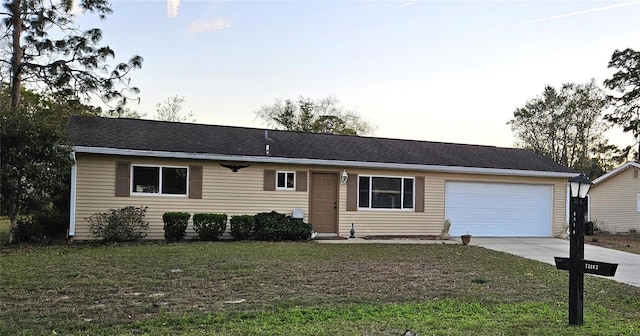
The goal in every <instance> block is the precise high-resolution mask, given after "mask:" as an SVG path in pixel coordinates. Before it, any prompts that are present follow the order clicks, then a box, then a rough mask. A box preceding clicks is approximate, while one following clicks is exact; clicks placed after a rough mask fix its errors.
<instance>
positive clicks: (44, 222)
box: [11, 208, 69, 243]
mask: <svg viewBox="0 0 640 336" xmlns="http://www.w3.org/2000/svg"><path fill="white" fill-rule="evenodd" d="M68 227H69V215H68V214H65V213H63V212H60V211H58V210H56V209H53V208H48V209H44V210H41V211H37V212H35V213H34V214H33V215H32V216H23V217H20V218H19V219H18V222H17V223H16V227H15V228H13V229H12V230H11V232H12V233H13V239H14V242H16V243H21V242H31V243H43V242H47V241H50V240H52V239H55V238H66V234H67V228H68Z"/></svg>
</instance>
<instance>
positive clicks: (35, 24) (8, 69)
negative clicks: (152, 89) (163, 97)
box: [0, 0, 142, 111]
mask: <svg viewBox="0 0 640 336" xmlns="http://www.w3.org/2000/svg"><path fill="white" fill-rule="evenodd" d="M74 4H77V6H79V8H80V9H81V10H82V11H83V12H89V13H95V14H97V15H98V16H99V17H100V18H102V19H104V18H105V17H106V16H107V15H108V14H110V13H111V12H112V10H111V7H110V4H109V2H108V1H107V0H78V1H74V0H60V1H44V0H3V3H2V5H3V7H4V9H5V11H3V12H2V13H1V14H0V15H1V16H2V23H3V25H4V27H5V28H6V30H5V31H4V32H3V33H4V34H2V36H0V38H1V39H2V41H1V42H2V44H3V45H5V46H7V47H8V50H5V52H6V53H7V55H8V56H10V57H8V58H9V60H7V59H5V58H2V59H1V61H0V62H1V63H2V64H3V69H2V77H3V78H5V77H7V78H9V79H10V80H9V85H10V87H11V90H10V91H11V96H10V108H11V109H12V110H14V111H16V110H17V109H18V107H19V105H20V102H21V93H22V87H23V86H24V85H27V87H28V88H30V89H32V90H37V91H39V92H46V93H49V94H53V95H59V96H64V97H69V98H71V97H74V98H83V99H90V98H91V97H92V96H93V95H96V96H98V97H100V98H101V99H102V100H103V102H105V103H111V102H113V101H115V102H116V104H117V106H122V105H123V104H124V103H125V102H126V100H127V97H128V93H132V94H136V93H138V91H139V90H138V88H136V87H133V86H130V83H129V80H130V79H129V77H128V76H129V74H130V72H131V70H133V69H136V68H140V67H141V66H142V57H140V56H133V57H132V58H131V59H130V60H129V61H128V62H124V63H119V64H117V65H115V66H114V67H113V68H110V67H109V66H108V64H107V62H108V60H110V59H112V58H114V57H115V52H114V51H113V50H112V49H111V48H110V47H109V46H100V45H99V42H100V40H101V39H102V31H101V30H100V29H95V28H93V29H89V30H86V31H82V30H80V28H79V27H78V26H77V25H76V24H75V22H74V18H75V17H74V15H73V13H72V9H73V8H74V7H73V6H74Z"/></svg>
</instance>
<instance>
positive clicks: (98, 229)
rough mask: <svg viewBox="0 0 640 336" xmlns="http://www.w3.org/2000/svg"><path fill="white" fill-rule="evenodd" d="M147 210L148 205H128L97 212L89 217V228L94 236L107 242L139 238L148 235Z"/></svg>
mask: <svg viewBox="0 0 640 336" xmlns="http://www.w3.org/2000/svg"><path fill="white" fill-rule="evenodd" d="M146 212H147V207H134V206H128V207H124V208H122V209H110V210H109V211H107V212H100V213H96V214H94V215H92V216H91V217H88V218H87V221H88V222H89V230H91V233H92V234H93V236H94V237H96V238H99V239H102V240H104V241H107V242H124V241H135V240H139V239H142V238H144V237H146V236H147V234H146V233H145V231H146V230H147V228H148V227H149V223H148V222H147V221H145V219H144V216H145V214H146Z"/></svg>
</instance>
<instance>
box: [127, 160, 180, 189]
mask: <svg viewBox="0 0 640 336" xmlns="http://www.w3.org/2000/svg"><path fill="white" fill-rule="evenodd" d="M131 169H132V174H131V175H132V176H133V179H132V183H131V192H132V193H134V194H156V195H160V194H162V195H186V194H187V168H186V167H160V166H132V168H131Z"/></svg>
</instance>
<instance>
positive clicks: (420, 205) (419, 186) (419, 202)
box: [413, 176, 424, 212]
mask: <svg viewBox="0 0 640 336" xmlns="http://www.w3.org/2000/svg"><path fill="white" fill-rule="evenodd" d="M413 197H414V200H415V202H416V205H415V209H416V212H424V176H416V194H415V195H414V196H413Z"/></svg>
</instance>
